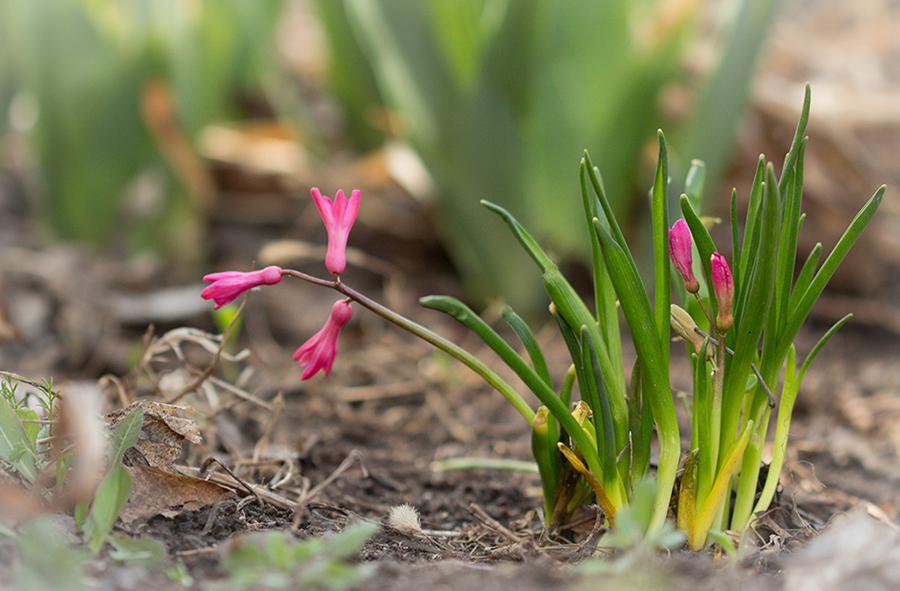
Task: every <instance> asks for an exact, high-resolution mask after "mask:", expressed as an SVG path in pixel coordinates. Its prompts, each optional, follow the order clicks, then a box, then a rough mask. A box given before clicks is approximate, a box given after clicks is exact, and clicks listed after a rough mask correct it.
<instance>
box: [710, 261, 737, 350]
mask: <svg viewBox="0 0 900 591" xmlns="http://www.w3.org/2000/svg"><path fill="white" fill-rule="evenodd" d="M710 266H711V273H710V274H711V275H712V284H713V290H714V291H715V292H716V303H717V304H718V307H719V312H718V314H716V328H717V329H718V330H719V332H725V331H727V330H728V329H729V328H731V327H732V326H733V325H734V316H732V314H731V304H732V302H733V301H734V278H733V277H732V275H731V269H730V268H729V267H728V263H727V262H726V261H725V257H723V256H722V255H720V254H719V253H717V252H714V253H713V255H712V257H711V258H710Z"/></svg>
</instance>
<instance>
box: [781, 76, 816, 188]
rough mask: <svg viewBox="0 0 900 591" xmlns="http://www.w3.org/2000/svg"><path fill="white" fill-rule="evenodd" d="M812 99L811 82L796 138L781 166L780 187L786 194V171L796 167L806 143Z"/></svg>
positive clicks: (807, 89)
mask: <svg viewBox="0 0 900 591" xmlns="http://www.w3.org/2000/svg"><path fill="white" fill-rule="evenodd" d="M810 99H811V92H810V89H809V83H807V84H806V89H805V91H804V93H803V107H802V108H801V109H800V120H799V121H797V129H796V130H794V139H793V140H791V147H790V149H789V150H788V153H787V155H785V157H784V165H783V166H782V167H781V177H780V178H779V181H778V189H779V191H780V192H781V193H782V194H784V192H785V190H786V189H787V183H788V177H787V176H786V175H785V172H787V171H789V170H791V169H792V168H794V164H795V163H796V162H797V158H798V157H799V155H800V150H801V146H802V145H803V143H804V135H805V134H806V126H807V125H808V124H809V104H810Z"/></svg>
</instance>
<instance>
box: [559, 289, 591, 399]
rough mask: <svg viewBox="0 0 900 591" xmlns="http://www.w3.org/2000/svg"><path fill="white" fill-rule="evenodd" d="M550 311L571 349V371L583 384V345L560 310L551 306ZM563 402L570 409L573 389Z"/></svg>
mask: <svg viewBox="0 0 900 591" xmlns="http://www.w3.org/2000/svg"><path fill="white" fill-rule="evenodd" d="M550 311H551V313H552V315H553V318H554V320H556V324H557V326H559V332H560V334H561V335H562V337H563V341H565V343H566V348H568V349H569V356H570V357H571V358H572V368H571V370H570V371H574V372H575V377H577V378H578V383H579V384H583V383H584V380H585V377H584V364H583V363H582V361H581V343H579V342H578V337H576V336H575V331H573V330H572V327H571V326H569V323H568V322H566V319H565V318H563V317H562V316H561V315H560V314H559V310H558V309H557V308H556V306H551V308H550ZM560 397H561V398H562V391H561V392H560ZM563 400H564V401H565V403H566V407H567V408H569V406H570V405H571V387H570V388H569V398H568V399H566V398H563Z"/></svg>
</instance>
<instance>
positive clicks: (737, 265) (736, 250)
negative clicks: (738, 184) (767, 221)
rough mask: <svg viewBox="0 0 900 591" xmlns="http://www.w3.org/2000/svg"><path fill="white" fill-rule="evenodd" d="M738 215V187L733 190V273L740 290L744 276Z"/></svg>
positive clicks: (735, 287) (735, 284) (737, 288)
mask: <svg viewBox="0 0 900 591" xmlns="http://www.w3.org/2000/svg"><path fill="white" fill-rule="evenodd" d="M739 227H740V226H739V224H738V216H737V189H732V190H731V259H732V260H731V275H732V277H734V289H735V291H740V289H741V277H743V275H742V273H743V269H742V268H741V251H740V248H741V246H740V234H739V233H738V228H739Z"/></svg>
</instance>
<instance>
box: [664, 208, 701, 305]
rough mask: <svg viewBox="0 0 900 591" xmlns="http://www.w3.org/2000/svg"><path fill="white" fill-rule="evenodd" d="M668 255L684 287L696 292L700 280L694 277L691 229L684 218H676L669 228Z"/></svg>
mask: <svg viewBox="0 0 900 591" xmlns="http://www.w3.org/2000/svg"><path fill="white" fill-rule="evenodd" d="M669 256H670V257H671V258H672V263H674V264H675V269H676V270H677V271H678V274H679V275H681V278H682V279H684V288H685V289H686V290H688V292H690V293H697V292H698V291H699V290H700V282H699V281H697V278H696V277H694V268H693V258H692V257H691V231H690V229H689V228H688V225H687V223H686V222H685V221H684V220H678V221H677V222H675V225H673V226H672V228H671V229H670V230H669Z"/></svg>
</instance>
